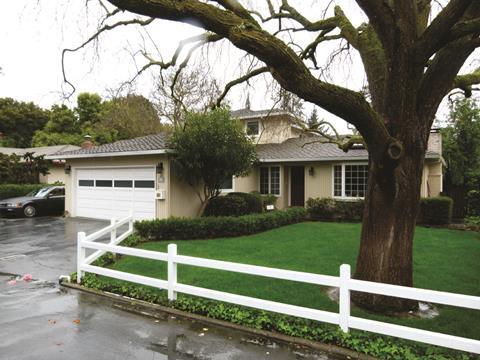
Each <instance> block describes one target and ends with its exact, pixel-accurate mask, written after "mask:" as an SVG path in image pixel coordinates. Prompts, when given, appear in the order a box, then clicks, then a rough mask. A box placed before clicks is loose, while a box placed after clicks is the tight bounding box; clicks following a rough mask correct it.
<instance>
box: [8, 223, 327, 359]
mask: <svg viewBox="0 0 480 360" xmlns="http://www.w3.org/2000/svg"><path fill="white" fill-rule="evenodd" d="M106 224H107V222H104V221H98V220H90V219H78V218H76V219H64V218H59V217H39V218H33V219H2V218H0V314H1V315H0V354H1V356H0V357H1V358H2V359H88V358H90V359H168V360H172V359H280V360H283V359H300V358H301V359H329V358H328V357H327V356H326V355H325V354H321V353H318V352H311V351H307V350H305V349H298V348H294V347H290V346H287V345H284V344H278V343H275V342H271V341H269V340H267V339H262V338H258V337H255V336H251V335H247V334H244V333H242V332H238V331H233V330H226V329H223V328H214V327H210V326H208V327H207V329H206V330H205V329H204V328H205V325H202V324H199V323H196V322H194V321H189V320H179V319H175V318H174V317H171V316H167V315H165V316H164V318H163V319H159V320H158V319H157V320H153V319H151V318H147V317H143V316H140V315H136V314H131V313H128V312H126V311H122V310H120V309H118V308H116V307H115V306H112V304H111V303H110V302H108V301H106V300H104V299H100V298H98V297H96V296H92V295H88V294H84V293H81V292H77V291H74V290H70V291H67V290H63V289H59V287H58V285H57V284H58V281H57V279H58V276H59V275H61V274H65V275H66V274H70V273H71V272H73V271H75V261H76V236H77V232H78V231H85V232H86V233H87V234H88V233H91V232H93V231H95V230H98V229H100V228H101V227H103V226H105V225H106ZM25 273H29V274H32V276H33V278H34V281H32V282H23V281H19V282H17V283H16V284H15V285H8V284H7V281H9V280H10V279H12V278H14V277H15V276H18V275H23V274H25Z"/></svg>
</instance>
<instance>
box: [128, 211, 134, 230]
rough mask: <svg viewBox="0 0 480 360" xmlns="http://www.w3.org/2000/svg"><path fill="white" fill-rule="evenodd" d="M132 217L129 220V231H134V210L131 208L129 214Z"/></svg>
mask: <svg viewBox="0 0 480 360" xmlns="http://www.w3.org/2000/svg"><path fill="white" fill-rule="evenodd" d="M128 216H129V217H130V220H128V231H129V232H132V231H133V210H130V213H129V214H128Z"/></svg>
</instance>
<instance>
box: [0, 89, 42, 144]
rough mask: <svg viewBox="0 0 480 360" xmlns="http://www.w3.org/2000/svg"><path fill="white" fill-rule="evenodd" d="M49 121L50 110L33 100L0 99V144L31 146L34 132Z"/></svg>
mask: <svg viewBox="0 0 480 360" xmlns="http://www.w3.org/2000/svg"><path fill="white" fill-rule="evenodd" d="M47 121H48V111H47V110H44V109H42V108H40V107H38V106H37V105H35V104H34V103H32V102H23V101H17V100H14V99H11V98H1V99H0V133H1V134H0V135H1V136H0V146H8V147H20V148H26V147H30V145H31V142H32V137H33V134H34V132H35V131H36V130H38V129H41V128H43V126H44V125H45V123H46V122H47Z"/></svg>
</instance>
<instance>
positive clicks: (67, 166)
mask: <svg viewBox="0 0 480 360" xmlns="http://www.w3.org/2000/svg"><path fill="white" fill-rule="evenodd" d="M71 170H72V166H71V165H70V164H65V174H70V171H71Z"/></svg>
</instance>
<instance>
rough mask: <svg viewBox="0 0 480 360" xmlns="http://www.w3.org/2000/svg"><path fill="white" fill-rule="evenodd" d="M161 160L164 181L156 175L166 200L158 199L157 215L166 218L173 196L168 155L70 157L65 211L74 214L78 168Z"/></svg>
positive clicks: (117, 165)
mask: <svg viewBox="0 0 480 360" xmlns="http://www.w3.org/2000/svg"><path fill="white" fill-rule="evenodd" d="M159 162H162V163H163V169H164V174H163V177H164V182H160V181H159V180H161V176H160V175H159V174H157V175H156V188H157V189H158V190H164V191H165V192H166V200H156V201H155V208H156V216H157V217H158V218H166V217H168V216H170V214H169V202H170V198H171V196H170V195H171V194H170V189H169V184H168V176H169V174H168V169H169V160H168V159H167V156H166V155H143V156H116V157H92V158H83V159H69V160H68V161H67V164H70V165H71V167H72V169H71V172H70V174H68V175H66V176H65V211H67V212H68V214H70V215H71V214H73V213H74V212H73V206H74V200H73V197H74V189H75V184H74V179H75V176H76V169H78V168H95V167H130V166H132V167H135V166H136V167H139V166H152V167H155V166H156V165H157V164H158V163H159Z"/></svg>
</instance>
